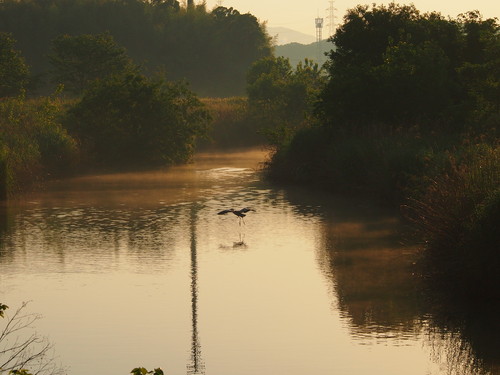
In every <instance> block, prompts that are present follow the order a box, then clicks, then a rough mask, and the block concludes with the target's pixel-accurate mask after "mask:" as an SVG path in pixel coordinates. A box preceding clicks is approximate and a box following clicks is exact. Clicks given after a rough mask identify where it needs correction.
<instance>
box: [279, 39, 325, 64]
mask: <svg viewBox="0 0 500 375" xmlns="http://www.w3.org/2000/svg"><path fill="white" fill-rule="evenodd" d="M333 47H334V46H333V44H332V43H330V42H328V41H326V40H322V41H321V42H319V45H318V43H316V42H314V43H311V44H300V43H289V44H285V45H283V46H276V47H275V50H274V55H275V56H283V57H287V58H289V59H290V63H291V64H292V66H296V65H297V64H298V63H299V62H300V61H304V59H305V58H307V59H310V60H314V61H315V62H317V63H319V64H320V65H321V64H323V63H324V62H325V61H326V60H327V57H326V56H325V52H329V51H330V50H331V49H333Z"/></svg>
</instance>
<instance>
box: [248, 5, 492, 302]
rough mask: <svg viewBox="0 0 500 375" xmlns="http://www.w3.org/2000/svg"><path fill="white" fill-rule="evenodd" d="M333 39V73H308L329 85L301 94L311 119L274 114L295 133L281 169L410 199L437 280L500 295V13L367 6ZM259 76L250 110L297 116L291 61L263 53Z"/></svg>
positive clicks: (287, 177)
mask: <svg viewBox="0 0 500 375" xmlns="http://www.w3.org/2000/svg"><path fill="white" fill-rule="evenodd" d="M330 41H331V42H332V43H333V44H334V45H335V49H333V48H332V51H331V52H330V53H329V60H328V61H327V63H326V65H325V66H324V69H325V70H326V79H325V80H324V81H323V83H322V81H321V80H313V79H307V80H306V81H305V82H307V84H308V85H310V84H311V83H312V82H315V81H316V82H318V83H319V84H321V83H322V86H321V87H320V88H319V89H315V90H313V91H310V90H304V91H303V92H302V94H300V97H301V98H302V103H304V104H307V103H309V104H308V105H305V106H304V107H303V110H299V112H300V113H301V118H303V119H305V120H306V121H303V122H302V123H301V124H300V125H299V126H297V125H298V124H297V122H291V121H288V119H287V117H286V115H283V116H282V117H274V119H275V120H276V121H278V122H279V121H280V119H281V118H282V119H283V120H281V122H280V124H281V127H282V128H283V127H284V129H280V128H279V127H274V128H273V129H277V130H279V132H280V134H286V136H284V137H277V136H276V131H274V133H273V132H272V133H271V135H272V137H271V139H270V142H271V143H272V144H273V146H274V147H275V152H274V153H273V154H272V157H271V160H270V162H269V163H268V169H267V170H268V174H269V176H271V177H273V178H274V179H276V180H280V181H288V182H290V181H291V182H296V183H297V182H298V183H305V184H309V185H314V186H320V187H323V188H325V189H328V190H332V191H341V192H345V193H352V192H356V193H358V194H363V195H371V196H374V197H375V198H376V199H381V200H383V201H384V202H389V203H391V204H395V205H399V206H400V207H401V209H402V210H403V213H404V217H405V218H406V219H408V220H409V221H411V222H412V223H413V224H414V226H415V228H416V229H417V231H416V232H417V233H418V235H417V236H418V238H419V239H420V240H422V242H423V244H422V247H423V248H425V251H424V252H423V254H424V257H423V260H422V263H421V264H422V266H423V267H422V269H421V271H422V272H423V274H425V275H426V276H429V279H430V280H432V282H433V286H437V285H440V286H443V287H444V288H443V290H444V291H445V293H448V292H449V294H450V295H452V296H453V297H454V298H455V297H456V298H457V299H458V300H460V299H464V300H467V301H471V300H472V301H479V302H482V303H484V302H486V303H489V301H490V300H491V299H495V298H496V299H498V288H496V289H495V288H492V285H498V282H499V275H500V274H499V273H498V272H497V269H498V267H500V257H499V253H498V243H500V238H499V232H498V230H495V229H494V228H495V226H498V224H497V223H498V220H499V217H500V190H499V186H500V162H499V160H500V138H499V128H500V127H499V125H500V85H499V82H500V25H499V23H498V20H497V19H483V18H482V16H481V14H480V13H479V12H478V11H471V12H467V13H464V14H461V15H459V16H458V17H457V18H455V19H451V18H445V17H443V16H442V15H440V14H439V13H425V14H422V13H420V12H419V11H418V10H417V9H416V8H415V7H414V6H413V5H410V6H407V5H398V4H394V3H391V4H389V5H387V6H377V5H372V6H357V7H356V8H354V9H351V10H349V11H348V12H347V14H346V15H345V17H344V23H343V24H342V25H341V26H340V27H339V28H338V29H337V31H336V33H335V34H334V35H333V36H332V37H331V39H330ZM251 72H252V73H251V74H250V75H249V86H248V95H249V105H250V106H254V109H257V110H260V111H261V112H262V113H263V116H265V114H268V115H270V116H271V117H272V116H273V114H280V113H285V114H288V113H290V111H291V109H287V105H288V103H291V102H292V100H293V95H292V94H293V93H298V92H299V91H297V90H295V88H298V86H296V82H297V76H296V74H295V73H289V72H288V66H287V64H286V63H284V62H283V61H278V60H275V61H271V60H261V61H259V62H258V63H256V64H254V65H253V67H252V70H251ZM282 72H285V73H284V74H283V73H282ZM304 87H307V86H304ZM313 87H314V86H313ZM282 88H286V90H283V89H282ZM288 88H293V90H290V89H288ZM311 92H312V93H313V96H312V97H311V96H310V94H308V93H311ZM275 96H276V97H277V98H278V99H273V98H274V97H275ZM298 102H300V101H296V103H298ZM271 103H274V104H277V105H278V107H276V106H272V105H271ZM280 103H282V104H280ZM311 107H312V108H313V110H312V115H311ZM294 108H295V109H297V108H300V107H298V106H294ZM278 135H279V134H278ZM276 141H278V142H276Z"/></svg>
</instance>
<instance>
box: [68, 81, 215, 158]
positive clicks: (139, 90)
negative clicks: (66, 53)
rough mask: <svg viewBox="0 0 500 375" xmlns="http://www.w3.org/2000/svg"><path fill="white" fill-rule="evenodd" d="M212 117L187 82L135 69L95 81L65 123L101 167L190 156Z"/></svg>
mask: <svg viewBox="0 0 500 375" xmlns="http://www.w3.org/2000/svg"><path fill="white" fill-rule="evenodd" d="M209 119H210V117H209V114H208V111H207V110H206V109H205V108H204V106H203V104H202V103H201V102H200V101H199V100H198V98H197V97H196V96H195V95H194V94H193V93H192V92H191V91H189V90H188V89H187V88H186V86H185V85H184V84H181V83H174V82H167V81H164V80H154V79H148V78H146V77H145V76H143V75H141V74H138V73H134V72H132V73H127V74H123V75H118V76H113V77H110V78H108V79H106V80H102V81H98V82H96V83H95V85H94V86H92V88H91V89H89V90H88V91H87V92H86V93H85V95H84V96H83V97H82V99H81V101H80V102H78V103H77V104H76V105H75V106H74V107H73V108H71V109H70V110H69V115H68V118H67V119H66V123H67V124H68V125H67V126H68V127H69V129H70V132H72V133H73V134H75V135H76V137H77V138H78V139H79V140H80V142H81V144H82V147H83V148H84V152H85V153H86V154H87V155H89V156H91V157H93V158H94V159H95V160H98V161H99V165H100V166H101V167H107V166H113V167H121V168H133V167H138V166H144V165H147V166H158V165H168V164H172V163H180V162H185V161H187V160H189V158H190V157H191V155H192V153H193V147H194V141H195V137H197V136H202V135H204V134H205V132H206V128H207V126H208V122H209Z"/></svg>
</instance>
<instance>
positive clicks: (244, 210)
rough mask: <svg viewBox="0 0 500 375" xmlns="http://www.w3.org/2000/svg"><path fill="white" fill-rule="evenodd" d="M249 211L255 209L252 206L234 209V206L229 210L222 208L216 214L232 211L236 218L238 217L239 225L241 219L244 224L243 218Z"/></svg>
mask: <svg viewBox="0 0 500 375" xmlns="http://www.w3.org/2000/svg"><path fill="white" fill-rule="evenodd" d="M249 211H254V212H255V210H254V209H253V208H248V207H245V208H242V209H241V210H235V209H234V208H230V209H229V210H222V211H220V212H218V213H217V215H225V214H228V213H230V212H232V213H233V214H235V215H236V216H238V218H239V219H240V225H241V222H242V221H243V224H245V220H244V219H243V218H244V217H245V216H247V215H246V213H247V212H249Z"/></svg>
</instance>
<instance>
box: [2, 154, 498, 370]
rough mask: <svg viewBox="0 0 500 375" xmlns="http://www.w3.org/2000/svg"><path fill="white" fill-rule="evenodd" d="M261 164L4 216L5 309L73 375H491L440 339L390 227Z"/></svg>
mask: <svg viewBox="0 0 500 375" xmlns="http://www.w3.org/2000/svg"><path fill="white" fill-rule="evenodd" d="M264 159H265V153H264V152H262V151H259V150H257V151H256V150H252V151H245V152H243V151H242V152H233V153H226V154H201V155H199V156H198V157H197V159H196V161H195V162H194V163H193V164H190V165H186V166H181V167H175V168H171V169H166V170H157V171H146V172H141V173H126V174H112V175H100V176H86V177H81V178H75V179H71V180H67V181H59V182H56V183H54V184H52V185H50V186H49V187H48V189H47V190H46V191H44V192H42V193H39V194H34V195H32V196H29V197H27V198H26V200H24V201H20V202H17V203H14V204H12V205H9V207H7V208H5V215H4V220H3V221H2V227H1V235H0V239H1V247H0V296H1V300H0V302H2V303H6V304H8V305H9V306H12V307H14V306H17V305H19V304H20V303H21V302H22V301H28V300H31V301H32V302H31V303H30V305H29V308H30V310H32V311H34V312H37V313H41V314H42V315H43V317H44V318H43V319H42V320H41V321H39V322H38V323H37V329H38V331H39V332H40V334H42V335H46V336H47V337H48V339H49V340H50V341H51V342H52V343H53V344H54V345H55V352H56V355H57V357H58V360H59V361H60V362H61V363H62V364H63V365H64V366H67V367H68V373H69V374H71V375H87V374H89V373H95V372H96V371H97V372H101V373H112V374H128V373H129V372H130V370H131V369H132V368H134V367H137V366H144V367H147V368H149V369H152V368H153V367H161V368H162V369H163V370H164V371H165V373H166V374H169V375H177V374H184V373H188V374H196V373H206V374H214V375H230V374H231V375H234V374H239V375H240V374H241V375H247V374H248V375H250V374H252V375H255V374H259V375H275V374H284V373H287V374H292V375H293V374H296V375H299V374H300V375H303V374H305V373H310V374H315V375H322V374H325V375H326V374H333V373H337V374H384V375H389V374H394V375H396V374H397V375H399V374H415V375H423V374H430V375H434V374H436V375H437V374H476V373H477V374H485V373H487V372H488V371H487V370H489V371H490V373H492V374H493V373H497V372H495V371H496V370H495V367H494V366H493V367H492V366H490V364H482V363H480V362H479V363H478V361H477V358H475V357H474V350H473V348H471V347H470V345H469V344H468V343H467V342H464V341H463V340H462V338H461V337H460V335H459V334H457V332H454V331H452V330H446V329H444V328H443V329H441V328H439V327H436V326H434V325H433V324H432V316H430V315H429V312H428V311H429V310H428V309H427V307H426V305H425V302H424V301H423V300H422V296H421V293H420V292H419V288H418V280H416V278H415V277H413V276H412V262H413V261H414V259H415V251H416V249H415V248H413V247H410V246H407V245H406V246H404V245H402V244H401V230H402V229H403V228H402V227H401V224H400V223H399V222H398V220H397V216H396V214H395V213H394V212H387V211H383V210H381V209H379V208H376V207H374V206H373V205H371V204H369V203H367V202H363V201H360V200H354V199H351V200H349V199H346V198H344V197H336V196H331V195H328V194H326V193H322V192H318V191H314V190H305V189H300V188H287V189H283V188H278V187H273V186H271V185H269V184H268V183H266V182H263V181H262V179H261V177H260V175H259V173H258V169H259V163H260V162H262V161H264ZM243 207H251V208H253V209H255V210H256V211H255V212H249V213H248V214H247V216H246V217H245V218H244V220H245V222H244V223H240V222H239V220H238V218H237V217H236V216H235V215H232V214H228V215H217V212H218V211H220V210H223V209H229V208H234V209H241V208H243Z"/></svg>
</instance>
